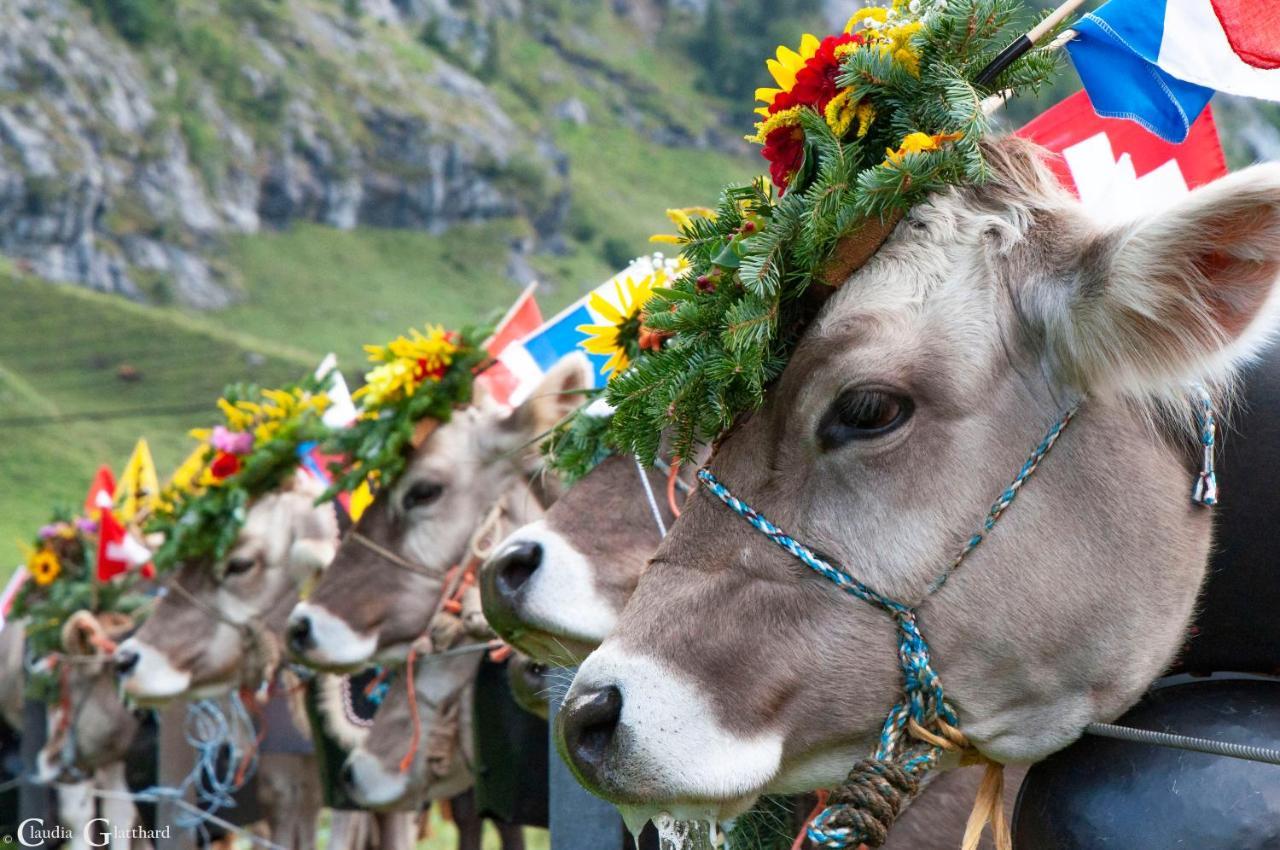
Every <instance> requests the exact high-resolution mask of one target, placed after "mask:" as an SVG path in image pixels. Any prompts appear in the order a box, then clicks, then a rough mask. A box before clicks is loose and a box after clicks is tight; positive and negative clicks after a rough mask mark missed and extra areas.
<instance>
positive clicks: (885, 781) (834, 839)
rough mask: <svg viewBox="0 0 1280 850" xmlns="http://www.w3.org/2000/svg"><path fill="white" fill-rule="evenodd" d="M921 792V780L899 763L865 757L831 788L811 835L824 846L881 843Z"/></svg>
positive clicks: (837, 846) (872, 844)
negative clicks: (908, 805) (846, 776)
mask: <svg viewBox="0 0 1280 850" xmlns="http://www.w3.org/2000/svg"><path fill="white" fill-rule="evenodd" d="M919 793H920V782H919V780H917V779H916V778H915V777H914V776H912V775H911V773H909V772H908V771H907V770H905V769H904V768H903V767H901V766H900V765H897V764H894V763H892V762H887V761H881V760H879V759H863V760H862V761H860V762H858V763H857V764H856V765H854V766H853V770H851V771H849V776H848V778H847V779H846V780H845V783H844V784H843V785H841V786H840V787H839V788H837V789H835V790H834V791H832V792H831V796H830V798H829V799H828V805H829V808H827V809H826V811H824V812H823V813H822V814H820V815H819V816H818V817H817V818H815V819H814V821H813V824H812V825H811V826H810V827H809V837H810V838H811V839H812V840H813V841H814V842H815V843H817V844H819V845H821V846H823V847H833V848H843V847H850V846H857V845H858V844H865V845H867V846H868V847H880V846H882V845H883V844H884V843H885V841H887V840H888V838H889V830H890V828H892V827H893V824H894V821H896V820H897V819H898V815H899V814H901V813H902V810H903V809H904V808H906V806H907V803H909V802H911V800H912V798H914V797H915V796H916V795H917V794H919Z"/></svg>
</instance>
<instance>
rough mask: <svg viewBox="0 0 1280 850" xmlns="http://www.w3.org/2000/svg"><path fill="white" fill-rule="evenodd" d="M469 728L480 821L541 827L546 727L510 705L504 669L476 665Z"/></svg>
mask: <svg viewBox="0 0 1280 850" xmlns="http://www.w3.org/2000/svg"><path fill="white" fill-rule="evenodd" d="M474 728H475V753H476V808H477V809H478V810H479V812H480V815H481V817H486V818H494V819H496V820H501V821H505V822H506V823H512V824H520V825H521V826H541V827H545V826H546V825H547V808H548V807H547V740H548V738H547V722H546V721H545V720H543V719H542V718H540V717H535V716H533V715H532V714H530V713H528V712H527V711H525V710H524V709H522V708H520V706H518V705H516V701H515V699H514V697H512V695H511V685H510V683H509V682H508V680H507V672H506V664H505V663H503V664H494V663H493V662H491V661H490V660H489V659H488V658H485V660H484V661H482V662H481V663H480V672H479V673H478V674H477V676H476V697H475V727H474Z"/></svg>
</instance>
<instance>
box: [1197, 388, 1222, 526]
mask: <svg viewBox="0 0 1280 850" xmlns="http://www.w3.org/2000/svg"><path fill="white" fill-rule="evenodd" d="M1193 389H1194V391H1195V394H1196V402H1197V407H1196V426H1197V427H1198V428H1199V430H1200V446H1201V448H1202V449H1203V450H1204V458H1203V460H1202V462H1201V466H1200V474H1199V475H1198V476H1197V477H1196V483H1195V487H1194V488H1193V489H1192V490H1191V501H1193V502H1195V503H1196V504H1197V505H1203V506H1205V507H1207V508H1211V507H1213V506H1214V505H1216V504H1218V474H1217V472H1215V471H1214V468H1213V449H1214V446H1215V444H1216V443H1217V433H1218V422H1217V420H1216V419H1215V418H1214V416H1213V399H1212V398H1210V397H1209V391H1208V390H1206V389H1205V388H1204V387H1202V386H1196V387H1194V388H1193Z"/></svg>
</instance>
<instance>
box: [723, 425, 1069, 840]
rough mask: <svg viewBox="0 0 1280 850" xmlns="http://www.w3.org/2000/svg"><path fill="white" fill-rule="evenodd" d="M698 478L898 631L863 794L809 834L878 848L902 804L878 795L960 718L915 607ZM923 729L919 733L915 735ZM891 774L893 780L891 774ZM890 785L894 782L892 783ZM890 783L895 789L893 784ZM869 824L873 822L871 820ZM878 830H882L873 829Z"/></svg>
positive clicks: (938, 749)
mask: <svg viewBox="0 0 1280 850" xmlns="http://www.w3.org/2000/svg"><path fill="white" fill-rule="evenodd" d="M1076 409H1077V408H1076V407H1072V408H1071V409H1070V410H1068V411H1067V412H1066V413H1064V414H1063V415H1062V418H1061V419H1059V420H1058V421H1057V422H1056V423H1054V425H1053V427H1052V428H1050V429H1049V431H1048V433H1047V434H1045V437H1044V439H1043V440H1041V442H1040V444H1039V445H1038V446H1036V448H1035V450H1034V451H1033V452H1032V453H1031V456H1030V457H1028V458H1027V460H1026V462H1025V463H1023V465H1022V468H1021V469H1019V470H1018V474H1017V475H1016V476H1015V477H1014V479H1013V482H1012V483H1011V484H1010V485H1009V486H1008V487H1007V488H1005V490H1004V492H1002V493H1001V494H1000V497H999V498H998V499H996V501H995V503H994V504H993V505H992V506H991V509H990V510H989V511H987V515H986V517H985V518H984V519H983V521H982V525H981V528H980V529H979V530H978V531H977V533H975V534H974V535H973V536H972V537H970V538H969V539H968V541H966V542H965V545H964V547H963V548H962V549H961V550H960V554H958V555H957V556H956V557H955V559H954V560H953V561H952V562H951V563H950V564H949V565H948V566H947V568H946V569H945V570H944V571H943V572H942V573H941V574H940V575H939V576H938V577H937V578H936V579H934V580H933V582H932V583H931V584H930V585H929V588H928V591H927V592H926V594H925V599H928V598H929V596H931V595H933V594H934V593H937V592H938V590H940V589H941V588H942V586H943V585H945V584H946V582H947V580H948V579H949V578H950V577H951V575H952V574H954V573H955V571H956V570H957V569H959V567H960V565H961V564H962V563H963V561H964V559H965V558H966V557H967V556H968V555H969V553H970V552H972V551H973V550H974V549H976V548H978V546H979V544H981V543H982V541H983V540H985V539H986V538H987V535H988V534H990V532H991V530H992V529H993V528H995V524H996V522H998V521H999V519H1000V517H1001V516H1003V515H1004V512H1005V511H1006V510H1007V509H1008V507H1009V505H1011V504H1013V500H1014V499H1016V498H1017V496H1018V493H1019V492H1020V491H1021V490H1022V487H1023V485H1024V484H1026V482H1027V480H1028V479H1030V478H1031V476H1032V475H1034V474H1035V471H1036V469H1037V468H1039V466H1040V462H1041V461H1042V460H1044V457H1045V455H1047V454H1048V453H1049V451H1050V450H1051V449H1052V448H1053V446H1054V444H1055V443H1056V442H1057V441H1058V437H1060V436H1061V435H1062V432H1063V430H1065V429H1066V427H1067V425H1069V424H1070V423H1071V419H1072V417H1073V416H1074V415H1075V412H1076ZM698 478H699V480H701V481H702V483H703V484H704V485H705V486H706V488H707V489H708V490H710V491H711V492H712V493H714V494H715V495H716V497H717V498H718V499H720V501H722V502H724V503H725V504H726V505H728V506H729V508H730V509H731V510H733V512H734V513H736V514H738V515H739V516H741V517H742V518H743V519H745V520H746V521H747V522H749V523H751V525H752V526H753V527H755V528H756V529H757V530H758V531H760V532H761V533H762V534H764V535H765V536H766V537H768V538H769V539H770V540H772V541H773V542H774V543H776V544H778V545H779V546H781V547H782V548H783V549H785V550H787V551H788V552H790V553H791V554H792V555H794V556H795V557H796V558H797V559H798V560H799V561H800V562H801V563H803V564H804V565H805V566H807V567H809V568H810V569H812V570H813V571H814V572H816V573H818V574H819V575H821V576H822V577H823V578H826V579H827V580H829V581H830V582H832V583H833V584H835V585H836V587H838V588H840V589H841V590H843V591H844V592H845V593H848V594H849V595H850V596H853V597H854V598H856V599H861V600H862V601H863V602H867V603H869V604H871V605H874V606H875V607H877V608H879V609H880V610H881V611H884V612H885V613H886V614H888V615H889V616H890V617H891V618H892V619H893V621H894V623H895V625H896V626H897V630H898V660H899V663H900V664H901V665H902V675H903V699H902V701H901V702H899V703H898V704H897V705H895V706H894V707H893V709H892V710H891V711H890V712H889V716H888V717H887V718H886V719H885V722H884V726H883V727H882V729H881V731H880V741H879V744H878V745H877V746H876V751H875V754H874V755H873V756H872V757H871V759H869V760H866V761H863V762H860V763H859V764H858V766H857V767H855V768H854V771H853V772H852V773H851V774H850V785H856V786H863V787H862V788H859V789H856V790H857V791H859V792H861V791H867V792H868V793H867V794H866V795H865V796H862V795H860V794H858V793H855V792H854V791H851V792H850V793H849V796H850V798H851V799H857V800H859V802H857V803H836V804H835V805H832V806H828V807H827V808H826V809H824V810H823V811H822V812H821V813H820V814H819V815H818V816H817V817H816V818H814V820H813V823H812V824H810V826H809V830H808V833H809V838H810V839H811V840H812V841H814V843H816V844H818V845H820V846H823V847H831V848H835V850H843V848H846V847H850V846H856V845H858V844H861V843H872V846H879V845H880V844H881V843H883V830H884V829H887V825H888V823H887V822H889V823H891V822H892V818H893V817H896V815H897V812H898V808H899V805H900V804H895V805H892V806H890V805H888V804H886V803H885V802H884V801H883V799H877V797H876V794H879V795H880V797H882V798H884V799H888V798H889V797H890V796H891V795H892V796H897V795H900V794H903V793H905V794H907V795H910V794H913V793H915V790H916V788H917V787H918V786H917V781H918V779H919V778H920V777H922V776H924V774H926V773H928V772H929V771H930V770H932V769H933V768H934V767H935V766H936V764H937V762H938V758H939V756H940V755H941V754H942V751H943V749H944V745H943V743H941V742H945V741H948V740H954V739H955V737H956V735H957V733H956V730H955V727H956V726H957V725H958V724H959V720H958V718H957V717H956V714H955V710H954V709H952V708H951V706H950V705H948V704H947V701H946V697H945V696H944V694H943V691H942V682H941V680H940V679H939V678H938V674H937V673H936V672H935V671H934V669H933V665H932V663H931V661H930V656H929V644H928V642H927V641H925V639H924V635H923V634H922V633H921V632H920V627H919V624H918V622H917V619H916V611H917V608H918V606H910V605H906V604H903V603H902V602H898V601H896V600H893V599H890V598H889V597H887V596H885V595H883V594H881V593H878V592H877V591H875V590H873V589H872V588H871V587H869V586H867V585H866V584H864V583H863V582H861V581H858V580H857V579H855V578H854V577H853V576H851V575H849V573H847V572H845V571H844V570H842V569H840V568H838V567H835V566H832V565H831V564H829V563H827V562H826V561H824V560H823V559H822V558H819V557H818V556H817V555H815V554H814V553H813V551H812V550H811V549H809V548H808V547H807V546H805V545H804V544H803V543H800V542H799V541H797V540H795V539H794V538H793V537H791V536H790V535H788V534H787V533H786V532H784V531H783V530H782V529H780V528H778V527H777V526H776V525H774V524H773V523H771V522H770V521H769V520H767V519H765V518H764V517H763V516H761V515H760V513H759V512H758V511H756V510H755V509H754V508H752V507H751V506H750V505H747V504H746V503H744V502H743V501H742V500H741V499H738V498H737V497H736V496H734V495H733V494H732V493H731V492H729V488H727V487H725V486H724V484H722V483H720V481H719V479H717V478H716V477H715V476H714V475H713V474H711V472H710V471H708V470H706V469H702V470H700V471H699V472H698ZM921 732H922V733H923V736H921V735H920V734H919V733H921ZM891 775H892V776H894V777H897V781H895V780H894V779H892V778H890V776H891ZM890 786H893V787H892V788H890ZM895 789H896V790H895ZM864 800H865V801H867V802H866V803H865V805H867V806H868V807H870V808H875V809H876V810H877V811H875V812H874V813H872V814H871V816H870V817H862V816H860V815H862V814H863V813H861V812H857V811H853V810H854V809H856V808H857V807H859V806H861V805H864V804H863V803H862V802H861V801H864ZM833 821H842V822H844V823H848V824H851V825H839V824H837V823H833ZM872 822H875V823H876V824H879V826H878V827H877V826H875V824H873V823H872ZM876 829H879V830H880V831H879V832H878V833H876V832H875V830H876Z"/></svg>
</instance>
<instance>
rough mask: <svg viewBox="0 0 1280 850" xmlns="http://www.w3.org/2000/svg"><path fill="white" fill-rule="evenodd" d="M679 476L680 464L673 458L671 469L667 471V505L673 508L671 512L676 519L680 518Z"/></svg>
mask: <svg viewBox="0 0 1280 850" xmlns="http://www.w3.org/2000/svg"><path fill="white" fill-rule="evenodd" d="M679 476H680V464H678V463H676V462H675V461H674V460H673V461H672V462H671V469H670V470H669V471H668V472H667V506H668V507H670V508H671V513H672V515H674V516H675V518H676V519H680V506H679V505H678V504H676V482H677V481H678V480H679Z"/></svg>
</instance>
